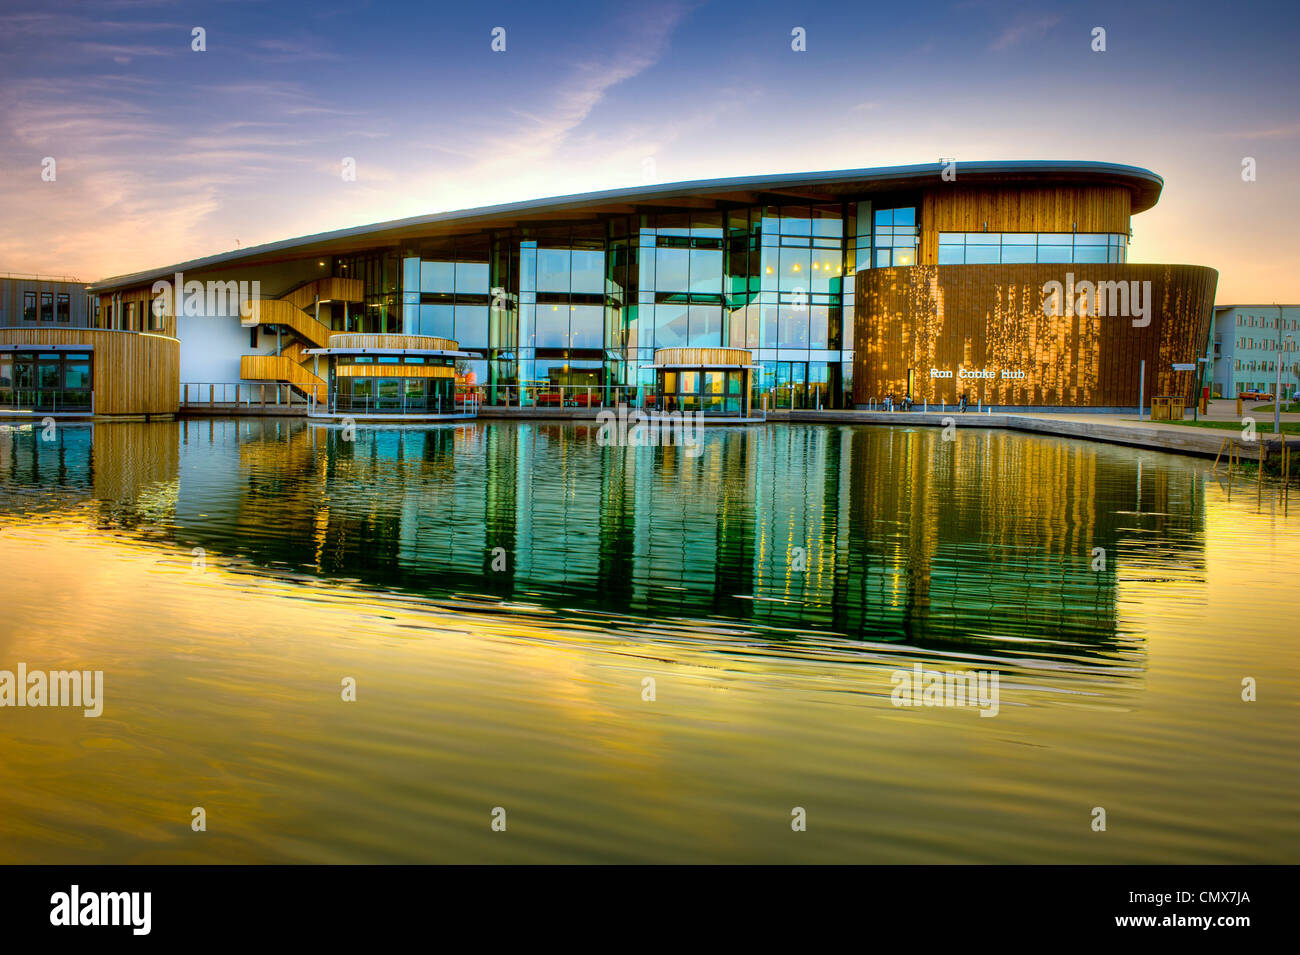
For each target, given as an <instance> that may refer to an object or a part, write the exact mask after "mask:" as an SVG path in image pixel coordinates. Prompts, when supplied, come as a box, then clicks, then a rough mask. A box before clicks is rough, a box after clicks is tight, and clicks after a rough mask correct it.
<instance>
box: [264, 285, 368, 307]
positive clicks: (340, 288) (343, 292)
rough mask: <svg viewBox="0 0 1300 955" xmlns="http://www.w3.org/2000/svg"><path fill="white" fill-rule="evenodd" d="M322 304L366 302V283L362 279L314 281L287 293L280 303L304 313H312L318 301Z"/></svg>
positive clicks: (281, 297) (280, 299)
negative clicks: (287, 304) (292, 306)
mask: <svg viewBox="0 0 1300 955" xmlns="http://www.w3.org/2000/svg"><path fill="white" fill-rule="evenodd" d="M318 299H319V300H320V301H322V302H362V301H365V283H364V282H362V281H361V279H341V278H323V279H313V280H312V281H310V282H307V283H306V284H304V285H299V286H298V287H297V288H295V289H293V290H291V291H289V292H286V293H285V294H284V295H282V296H280V298H279V301H282V302H288V303H289V304H290V305H294V306H296V307H298V308H301V309H302V310H304V311H308V312H310V311H312V310H313V309H314V308H315V306H316V302H317V300H318Z"/></svg>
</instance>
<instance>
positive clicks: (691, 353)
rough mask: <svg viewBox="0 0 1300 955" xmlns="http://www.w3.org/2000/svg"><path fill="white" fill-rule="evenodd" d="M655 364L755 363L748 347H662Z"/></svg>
mask: <svg viewBox="0 0 1300 955" xmlns="http://www.w3.org/2000/svg"><path fill="white" fill-rule="evenodd" d="M655 364H656V365H677V366H680V367H682V368H689V367H703V366H705V365H712V366H722V367H728V368H742V367H744V366H746V365H752V364H754V356H753V354H752V353H751V352H750V351H749V349H747V348H661V349H659V350H658V351H657V352H655Z"/></svg>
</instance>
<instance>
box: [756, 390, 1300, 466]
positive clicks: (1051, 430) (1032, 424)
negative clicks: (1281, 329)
mask: <svg viewBox="0 0 1300 955" xmlns="http://www.w3.org/2000/svg"><path fill="white" fill-rule="evenodd" d="M1214 404H1216V403H1214V402H1212V403H1211V405H1212V407H1211V409H1210V415H1209V416H1207V417H1208V419H1209V420H1217V421H1234V422H1235V421H1237V420H1238V419H1237V417H1236V414H1235V410H1236V403H1235V402H1222V403H1221V404H1226V405H1228V406H1229V409H1228V410H1230V411H1232V412H1233V413H1232V414H1228V415H1226V416H1224V415H1223V414H1222V409H1217V408H1215V407H1213V405H1214ZM1248 414H1250V416H1251V417H1254V419H1255V422H1256V424H1257V425H1262V424H1264V423H1265V422H1267V423H1268V424H1269V426H1271V425H1272V420H1273V415H1272V412H1267V413H1263V414H1260V413H1251V412H1249V410H1248ZM949 418H951V419H952V420H953V422H954V423H955V424H956V425H957V427H959V428H961V427H969V428H1008V429H1011V430H1014V431H1032V432H1035V433H1038V434H1055V435H1059V436H1061V437H1067V438H1084V439H1087V440H1090V441H1105V442H1108V443H1111V444H1126V445H1131V446H1134V447H1142V448H1152V449H1154V450H1160V451H1171V452H1175V453H1179V454H1196V455H1201V456H1207V457H1214V456H1216V455H1217V454H1218V453H1219V452H1220V451H1221V450H1223V448H1224V442H1225V441H1227V442H1228V444H1229V446H1235V447H1236V449H1237V454H1238V456H1239V457H1242V458H1249V459H1250V460H1257V459H1258V458H1259V455H1260V449H1261V446H1262V444H1267V446H1268V448H1267V451H1266V452H1265V453H1266V454H1274V453H1277V450H1278V448H1279V444H1280V439H1279V438H1278V436H1277V435H1272V434H1262V433H1259V434H1258V440H1255V441H1247V440H1245V439H1244V437H1243V431H1241V430H1239V429H1232V428H1195V427H1188V426H1187V425H1180V424H1174V423H1172V422H1164V421H1139V420H1138V419H1137V416H1136V415H1134V414H1093V413H1088V412H1078V413H1073V414H1070V413H1060V412H992V413H990V412H987V411H985V412H975V411H967V412H966V413H965V414H961V413H960V412H953V411H951V410H949V411H947V412H941V411H929V412H926V411H894V412H886V411H789V412H768V416H767V420H768V421H822V422H836V423H843V424H888V425H896V424H916V425H936V426H942V425H944V424H946V423H947V421H946V419H949ZM1282 420H1283V421H1284V422H1286V421H1300V414H1284V415H1283V416H1282ZM1287 444H1288V446H1289V447H1290V449H1291V452H1292V453H1295V452H1296V451H1300V435H1290V436H1288V437H1287Z"/></svg>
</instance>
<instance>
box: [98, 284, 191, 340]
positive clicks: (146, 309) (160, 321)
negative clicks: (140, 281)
mask: <svg viewBox="0 0 1300 955" xmlns="http://www.w3.org/2000/svg"><path fill="white" fill-rule="evenodd" d="M118 294H119V299H120V303H121V304H120V308H121V313H120V316H119V321H120V322H122V323H123V325H124V326H125V325H126V324H127V323H128V322H129V323H131V325H130V327H129V328H126V327H124V328H123V331H132V332H139V331H150V332H152V333H154V334H156V335H165V336H167V337H168V338H175V337H176V316H175V315H173V314H171V313H172V308H171V306H170V305H168V306H167V307H166V309H165V312H166V314H164V315H162V316H161V317H157V316H154V315H153V313H152V309H153V304H154V294H153V289H152V287H151V286H147V285H145V286H139V287H136V288H130V289H123V290H122V291H121V292H120V293H118ZM129 303H134V304H135V310H134V318H131V317H129V316H128V315H127V305H128V304H129ZM112 314H113V296H112V294H111V293H107V292H106V293H103V294H101V295H100V296H99V324H98V326H97V327H98V328H100V329H103V330H105V331H112V330H113V329H110V328H109V322H110V321H111V316H112ZM91 321H92V322H93V321H94V318H93V316H92V317H91Z"/></svg>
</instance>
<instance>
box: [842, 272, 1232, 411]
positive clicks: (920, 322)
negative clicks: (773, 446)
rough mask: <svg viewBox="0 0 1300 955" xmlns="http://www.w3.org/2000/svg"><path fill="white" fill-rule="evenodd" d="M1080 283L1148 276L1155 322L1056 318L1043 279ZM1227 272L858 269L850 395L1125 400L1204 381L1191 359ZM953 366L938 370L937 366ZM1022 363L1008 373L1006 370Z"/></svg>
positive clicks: (1189, 388) (1103, 403) (1071, 403)
mask: <svg viewBox="0 0 1300 955" xmlns="http://www.w3.org/2000/svg"><path fill="white" fill-rule="evenodd" d="M1067 273H1073V274H1074V281H1075V282H1076V283H1078V282H1082V281H1089V282H1107V281H1125V282H1132V281H1137V282H1139V283H1141V282H1150V283H1151V286H1150V291H1151V303H1152V304H1151V316H1150V324H1148V325H1146V326H1145V327H1135V326H1134V325H1133V319H1132V318H1131V317H1119V316H1116V317H1107V316H1100V315H1096V314H1092V315H1088V316H1077V315H1075V316H1049V315H1046V314H1044V311H1043V299H1044V296H1043V286H1044V284H1045V283H1047V282H1049V281H1056V282H1061V283H1062V284H1064V283H1065V282H1066V279H1067ZM1218 277H1219V273H1218V272H1216V271H1215V270H1214V269H1210V268H1205V267H1203V266H1198V265H1089V264H1083V263H1076V264H1073V265H1041V264H1039V265H918V266H914V267H911V268H892V269H868V270H865V271H862V272H859V273H858V274H857V282H856V296H857V301H856V304H855V308H854V328H855V337H856V340H855V342H854V346H855V350H854V356H853V362H854V367H853V400H854V403H855V404H866V403H867V402H868V401H870V400H872V399H875V400H876V401H879V400H880V399H881V398H882V397H884V395H886V394H887V393H889V392H893V393H894V395H895V396H896V397H897V396H901V395H903V394H906V392H907V377H908V370H909V368H910V369H914V372H915V373H914V379H913V389H912V397H913V399H914V400H916V401H930V402H935V401H946V402H948V403H952V402H953V401H955V400H957V397H958V395H959V394H960V393H961V392H962V391H964V392H966V393H967V395H968V398H969V400H970V402H971V403H974V402H975V401H977V400H980V401H983V402H984V403H985V404H989V403H992V404H995V405H1009V406H1056V407H1060V406H1068V407H1082V408H1087V407H1094V408H1109V407H1116V408H1118V407H1124V408H1133V407H1136V406H1137V403H1138V377H1139V369H1140V363H1141V361H1142V360H1143V359H1145V360H1146V369H1147V379H1146V388H1145V397H1146V398H1148V399H1149V398H1151V397H1152V396H1154V395H1183V396H1184V397H1185V398H1186V399H1187V400H1188V401H1189V402H1190V401H1191V399H1192V396H1193V394H1194V392H1195V388H1196V376H1195V373H1194V372H1190V371H1189V372H1175V371H1173V370H1172V368H1171V367H1170V366H1171V365H1172V364H1173V363H1175V362H1177V363H1194V362H1195V361H1196V359H1197V358H1199V357H1201V356H1202V355H1204V354H1205V343H1206V340H1207V338H1208V336H1209V330H1210V325H1211V323H1212V321H1213V318H1214V290H1215V286H1216V285H1217V283H1218ZM931 368H937V369H939V370H941V371H952V372H953V377H952V378H931V377H930V369H931ZM959 368H965V369H991V370H993V371H995V372H996V373H997V377H995V378H993V379H984V378H980V379H960V378H958V376H957V370H958V369H959ZM1003 370H1006V371H1008V372H1011V373H1015V372H1024V377H1023V378H1014V379H1003V378H1002V377H1001V372H1002V371H1003Z"/></svg>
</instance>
